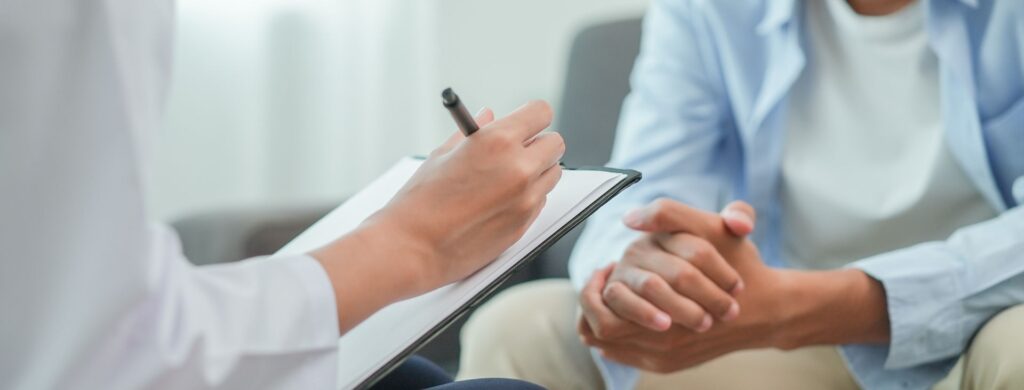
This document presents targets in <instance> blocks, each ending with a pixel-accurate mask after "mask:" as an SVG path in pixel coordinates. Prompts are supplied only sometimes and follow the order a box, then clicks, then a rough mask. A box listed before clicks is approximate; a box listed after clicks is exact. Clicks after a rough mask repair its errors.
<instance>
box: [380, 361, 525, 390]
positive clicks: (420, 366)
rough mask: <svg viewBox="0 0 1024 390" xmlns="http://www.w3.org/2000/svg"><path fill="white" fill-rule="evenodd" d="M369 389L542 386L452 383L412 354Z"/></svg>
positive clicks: (513, 389) (512, 389)
mask: <svg viewBox="0 0 1024 390" xmlns="http://www.w3.org/2000/svg"><path fill="white" fill-rule="evenodd" d="M371 389H372V390H407V389H435V390H476V389H488V390H491V389H493V390H538V389H540V390H542V389H543V387H540V386H537V385H535V384H532V383H528V382H523V381H518V380H512V379H473V380H468V381H459V382H452V377H450V376H448V373H446V372H444V370H442V369H441V367H438V366H437V365H435V364H434V363H431V362H430V361H429V360H427V359H424V358H421V357H419V356H413V357H411V358H409V360H407V361H405V363H402V365H400V366H398V368H396V369H395V370H394V371H392V372H391V373H390V374H388V375H387V376H385V377H384V378H381V380H380V381H378V382H377V383H376V384H374V385H373V387H372V388H371Z"/></svg>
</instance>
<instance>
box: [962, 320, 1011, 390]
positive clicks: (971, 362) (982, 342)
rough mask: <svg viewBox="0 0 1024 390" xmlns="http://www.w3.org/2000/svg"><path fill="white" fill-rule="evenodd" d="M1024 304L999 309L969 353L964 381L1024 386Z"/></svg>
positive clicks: (970, 384) (983, 386)
mask: <svg viewBox="0 0 1024 390" xmlns="http://www.w3.org/2000/svg"><path fill="white" fill-rule="evenodd" d="M1021 329H1024V305H1018V306H1015V307H1012V308H1009V309H1007V310H1004V311H1003V312H1001V313H999V314H998V315H996V316H995V317H993V318H992V319H991V320H989V322H988V323H986V324H985V326H983V327H982V328H981V331H979V332H978V334H977V335H976V336H975V337H974V341H972V342H971V346H970V347H969V348H968V351H967V356H966V357H965V359H966V360H965V362H964V363H965V367H964V369H965V370H964V382H965V383H964V384H965V385H966V386H965V387H967V388H976V389H1014V388H1022V387H1024V339H1021V338H1020V332H1021Z"/></svg>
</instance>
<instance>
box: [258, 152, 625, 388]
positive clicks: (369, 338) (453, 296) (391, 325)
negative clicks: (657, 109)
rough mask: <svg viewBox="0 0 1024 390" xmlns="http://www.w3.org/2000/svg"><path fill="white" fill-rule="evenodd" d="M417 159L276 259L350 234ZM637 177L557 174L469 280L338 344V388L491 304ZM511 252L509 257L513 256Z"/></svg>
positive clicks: (385, 311)
mask: <svg viewBox="0 0 1024 390" xmlns="http://www.w3.org/2000/svg"><path fill="white" fill-rule="evenodd" d="M422 161H423V159H422V158H418V157H409V158H405V159H402V160H400V161H399V162H398V163H396V164H395V165H394V166H393V167H392V168H391V169H390V170H389V171H387V172H386V173H385V174H384V175H382V176H381V177H379V178H378V179H377V180H375V181H374V182H373V183H371V184H370V185H369V186H368V187H367V188H365V189H364V190H362V191H360V192H359V193H357V194H356V195H354V196H352V197H351V198H349V200H348V201H346V202H345V203H343V204H342V205H341V206H339V207H338V208H337V209H335V210H334V211H332V212H331V213H329V214H327V216H325V217H324V218H322V219H321V220H320V221H318V222H316V223H315V224H313V226H311V227H310V228H309V229H307V230H306V231H304V232H302V233H301V234H299V236H298V237H296V238H295V239H294V240H292V241H291V242H289V243H288V244H287V245H285V246H284V247H283V248H281V250H279V251H278V252H277V253H275V256H278V255H292V254H300V253H306V252H309V251H311V250H313V249H315V248H318V247H320V246H322V245H324V244H326V243H328V242H330V241H333V240H334V239H336V238H337V237H338V236H341V235H343V234H345V233H346V232H348V231H351V230H352V229H354V228H355V227H356V226H358V225H359V223H361V222H362V220H363V219H365V218H366V217H368V216H369V215H370V214H372V213H373V212H375V211H376V210H378V209H380V208H381V207H383V206H384V204H386V203H387V201H389V200H390V199H391V197H392V196H393V195H394V194H395V193H396V192H397V191H398V189H399V188H401V186H402V185H403V184H404V183H405V182H406V181H407V180H408V178H409V177H410V176H411V175H412V174H413V173H414V172H415V170H416V168H418V167H419V165H420V164H421V163H422ZM640 179H641V174H640V172H637V171H633V170H624V169H614V168H606V167H578V168H568V167H563V174H562V179H561V181H560V182H559V183H558V185H557V186H556V187H555V189H554V190H552V192H551V193H550V194H549V195H548V202H547V204H546V205H545V207H544V210H542V212H541V215H540V216H538V218H537V220H535V221H534V224H533V225H531V226H530V228H529V229H527V232H526V233H525V234H524V236H523V237H522V238H521V239H520V240H519V241H517V242H516V243H515V244H513V245H512V247H510V248H509V249H508V250H506V251H505V252H504V253H502V255H501V256H499V257H498V259H496V260H495V261H494V262H492V263H491V264H489V265H488V266H485V267H484V268H483V269H481V270H480V271H478V272H477V273H475V274H473V275H471V276H470V277H468V278H466V279H464V280H462V281H458V282H455V283H452V284H450V285H448V286H443V287H440V288H438V289H436V290H433V291H431V292H428V293H426V294H424V295H421V296H418V297H414V298H410V299H407V300H405V301H401V302H396V303H393V304H391V305H389V306H387V307H384V308H382V309H381V310H379V311H378V312H376V313H374V314H373V315H372V316H370V317H369V318H367V319H366V320H365V321H363V322H362V323H360V324H359V325H357V326H356V327H355V328H353V329H352V330H350V331H349V332H348V333H346V334H345V335H342V337H341V339H339V359H338V361H339V370H338V382H337V384H338V387H339V388H342V389H365V388H369V387H370V386H372V385H373V384H374V383H376V382H377V381H378V380H380V379H381V378H383V377H384V376H385V375H387V374H388V373H389V372H391V371H392V370H393V369H394V368H396V367H398V366H399V365H400V364H401V363H402V362H403V361H405V359H407V358H408V357H409V356H411V355H412V354H413V353H415V352H416V351H417V350H419V349H420V348H421V347H422V346H423V345H425V344H427V343H428V342H430V341H431V340H433V339H434V337H436V336H437V335H438V334H440V333H441V332H442V331H444V329H446V328H447V327H448V326H450V325H451V324H452V323H454V322H455V321H456V320H457V319H459V318H460V317H462V316H463V315H465V314H466V313H468V312H469V311H471V310H473V309H474V308H476V307H477V306H478V305H479V304H480V303H482V302H483V301H484V300H486V299H487V298H488V297H490V296H491V295H492V294H494V292H495V291H496V290H497V289H498V287H500V286H501V285H502V284H503V283H504V282H505V281H507V280H508V278H509V277H511V276H512V274H514V273H515V272H516V271H517V270H519V269H520V268H521V267H523V266H524V265H525V264H527V263H529V262H530V261H532V260H533V259H534V258H536V257H537V256H538V255H540V254H541V253H542V252H544V251H545V250H546V249H548V248H549V247H551V246H552V245H553V244H554V243H555V242H557V241H558V240H559V239H560V238H562V237H563V236H564V235H565V234H567V233H568V232H569V231H571V230H572V229H573V228H575V227H576V226H578V225H579V224H580V223H582V222H583V221H585V220H586V219H587V218H588V217H589V216H590V215H591V214H593V213H594V212H595V211H597V210H598V209H599V208H601V206H603V205H604V204H605V203H607V202H608V201H609V200H611V199H612V198H614V197H615V196H616V195H618V194H619V193H620V192H622V190H624V189H626V188H627V187H629V186H631V185H633V184H634V183H636V182H638V181H640ZM513 252H514V253H513Z"/></svg>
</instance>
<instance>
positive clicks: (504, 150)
mask: <svg viewBox="0 0 1024 390" xmlns="http://www.w3.org/2000/svg"><path fill="white" fill-rule="evenodd" d="M493 115H494V114H493V113H491V111H490V110H486V109H485V110H484V111H483V112H482V113H481V114H480V115H479V117H478V119H477V121H478V124H480V126H481V128H480V130H479V131H477V132H476V133H474V134H473V135H472V136H470V137H464V136H463V135H462V133H459V132H456V133H455V134H454V135H453V136H452V137H451V138H450V139H449V140H448V142H446V143H445V144H444V145H443V146H441V147H440V148H438V149H437V150H435V151H434V152H433V153H431V155H430V157H429V158H428V159H427V161H425V162H424V163H423V165H422V166H421V167H420V169H419V171H418V172H416V174H415V175H414V176H413V178H412V179H411V180H410V181H409V183H407V184H406V185H405V187H404V188H403V189H402V190H401V191H400V192H399V194H398V195H397V196H395V198H394V199H393V200H392V201H391V203H389V204H388V206H387V207H386V208H385V209H384V210H382V211H381V213H380V215H378V216H376V217H374V218H373V219H374V220H375V221H374V222H376V221H377V220H379V221H380V223H390V224H393V227H394V228H395V229H396V230H397V231H400V232H402V234H403V235H404V236H405V238H406V239H407V240H409V241H410V242H416V243H418V246H419V250H420V253H419V256H418V257H419V258H420V259H421V260H422V261H420V262H419V263H418V264H416V265H417V266H418V267H419V268H420V272H419V274H420V276H421V277H422V278H423V279H422V280H423V281H424V282H425V283H424V284H423V285H422V288H424V289H425V290H429V289H433V288H435V287H438V286H441V285H444V284H447V283H450V282H453V281H456V280H459V279H463V278H465V277H466V276H469V274H471V273H473V272H474V271H476V270H477V269H480V268H481V267H483V266H484V265H487V264H488V263H490V262H491V261H492V260H494V259H495V258H497V257H498V255H499V254H501V252H503V251H505V249H507V248H508V247H509V246H511V245H512V244H513V243H515V242H516V241H517V240H518V239H519V238H520V237H521V236H522V235H523V233H525V232H526V229H527V228H528V227H529V226H530V224H531V223H532V222H533V220H534V219H535V218H536V217H537V215H538V214H539V213H540V211H541V209H542V208H543V207H544V204H545V202H546V199H547V194H548V192H550V191H551V190H552V189H553V188H554V187H555V184H557V183H558V180H559V178H561V175H562V169H561V166H560V165H559V164H558V161H559V160H560V159H561V158H562V155H563V154H564V153H565V143H564V141H563V140H562V137H561V136H560V135H559V134H558V133H551V132H548V133H540V131H542V130H544V129H545V128H547V127H548V125H549V124H550V123H551V119H552V112H551V108H550V106H549V105H548V104H547V103H545V102H543V101H533V102H530V103H527V104H526V105H524V106H522V107H520V108H519V109H518V110H516V111H515V112H513V113H512V114H510V115H509V116H507V117H504V118H501V119H498V120H496V121H493V122H492V118H493ZM538 133H540V134H538Z"/></svg>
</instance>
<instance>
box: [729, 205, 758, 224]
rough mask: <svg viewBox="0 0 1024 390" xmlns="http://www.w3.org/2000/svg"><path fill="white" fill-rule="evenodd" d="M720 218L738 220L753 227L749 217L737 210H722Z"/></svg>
mask: <svg viewBox="0 0 1024 390" xmlns="http://www.w3.org/2000/svg"><path fill="white" fill-rule="evenodd" d="M722 218H726V219H732V220H738V221H741V222H743V223H746V224H747V225H749V226H754V221H751V220H750V216H749V215H747V214H745V213H742V212H740V211H739V210H736V209H725V210H722Z"/></svg>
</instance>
